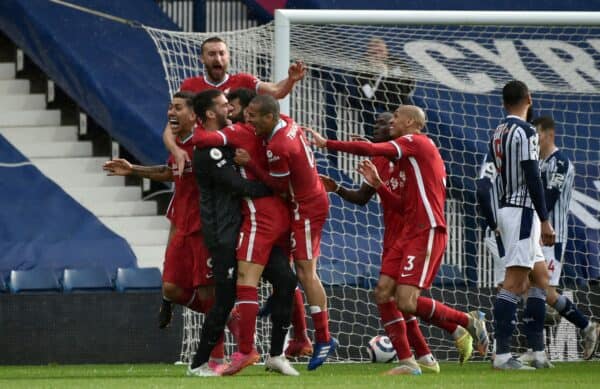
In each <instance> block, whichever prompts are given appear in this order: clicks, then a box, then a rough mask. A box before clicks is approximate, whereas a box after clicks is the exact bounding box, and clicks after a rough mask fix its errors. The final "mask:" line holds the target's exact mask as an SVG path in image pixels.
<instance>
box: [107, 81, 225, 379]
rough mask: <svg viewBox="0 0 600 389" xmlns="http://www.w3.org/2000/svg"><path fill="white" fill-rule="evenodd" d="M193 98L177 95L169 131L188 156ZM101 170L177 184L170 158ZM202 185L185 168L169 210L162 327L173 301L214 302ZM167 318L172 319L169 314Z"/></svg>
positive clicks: (201, 305) (216, 360) (214, 356)
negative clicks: (170, 231)
mask: <svg viewBox="0 0 600 389" xmlns="http://www.w3.org/2000/svg"><path fill="white" fill-rule="evenodd" d="M192 97H193V94H192V93H190V92H177V93H175V94H174V95H173V99H172V101H171V104H169V110H168V112H167V115H168V118H169V127H170V129H171V131H172V132H173V134H175V135H176V136H177V143H178V144H179V146H180V147H182V148H183V149H184V150H185V151H186V152H187V153H190V155H191V154H192V150H193V144H192V142H191V139H192V135H193V128H194V125H195V123H196V114H195V113H194V110H193V106H192ZM103 169H104V170H106V171H108V172H109V173H108V174H109V175H115V176H128V175H136V176H139V177H144V178H149V179H151V180H155V181H173V178H174V177H175V176H176V175H178V172H177V164H175V160H174V159H173V156H172V155H171V156H169V159H168V161H167V165H161V166H138V165H132V164H131V163H129V162H128V161H127V160H124V159H115V160H112V161H107V162H106V163H105V164H104V166H103ZM198 196H199V192H198V185H197V184H196V177H194V174H193V172H192V165H191V163H189V162H188V163H187V164H186V166H185V170H184V172H183V174H181V178H180V179H178V180H175V192H174V194H173V198H172V200H171V204H170V205H169V209H168V211H167V217H168V218H169V219H170V220H171V223H172V224H171V225H172V226H173V230H174V231H173V234H171V235H170V239H169V243H168V246H167V252H166V253H165V262H164V265H163V288H162V289H163V296H164V297H163V298H164V299H165V300H166V303H163V306H162V309H161V323H162V324H165V325H166V324H168V323H169V322H170V319H171V318H170V312H171V309H170V307H171V302H175V303H177V304H180V305H183V306H186V307H188V308H190V309H192V310H194V311H196V312H201V313H204V314H206V313H207V312H208V311H209V310H210V308H211V307H212V304H213V302H214V286H213V285H214V282H213V276H212V265H211V261H212V260H211V258H210V254H209V253H208V250H207V248H206V246H205V245H204V240H203V239H202V222H201V220H200V209H199V207H198ZM167 312H168V313H169V315H168V317H164V316H166V313H167ZM223 358H224V345H223V339H222V338H221V340H220V341H219V343H218V345H217V346H216V347H215V348H214V349H213V352H212V353H211V358H210V361H209V367H210V368H211V369H212V370H215V371H220V370H222V369H223V368H224V366H223Z"/></svg>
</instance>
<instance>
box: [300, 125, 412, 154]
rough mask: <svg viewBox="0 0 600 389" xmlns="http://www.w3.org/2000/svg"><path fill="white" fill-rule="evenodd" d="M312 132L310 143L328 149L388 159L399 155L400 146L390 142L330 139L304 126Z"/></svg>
mask: <svg viewBox="0 0 600 389" xmlns="http://www.w3.org/2000/svg"><path fill="white" fill-rule="evenodd" d="M306 130H307V131H308V132H310V133H311V134H312V138H313V140H312V143H313V144H314V145H315V146H317V147H321V148H328V149H329V150H336V151H344V152H346V153H350V154H356V155H364V156H372V157H373V156H378V155H381V156H384V157H387V158H390V159H397V158H399V157H400V156H401V151H400V146H398V145H397V144H396V143H393V141H392V142H383V143H371V142H364V141H352V142H344V141H339V140H330V139H326V138H325V137H323V136H322V135H321V134H319V133H318V132H317V131H315V130H313V129H312V128H306Z"/></svg>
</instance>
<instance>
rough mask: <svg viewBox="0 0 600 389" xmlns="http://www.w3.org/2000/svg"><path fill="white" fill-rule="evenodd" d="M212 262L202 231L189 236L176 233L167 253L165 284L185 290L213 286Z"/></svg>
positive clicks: (164, 270) (164, 273)
mask: <svg viewBox="0 0 600 389" xmlns="http://www.w3.org/2000/svg"><path fill="white" fill-rule="evenodd" d="M211 262H212V258H210V253H209V251H208V249H207V248H206V246H205V245H204V238H203V237H202V232H201V231H196V232H194V233H192V234H189V235H184V234H178V233H175V235H173V237H172V238H171V241H170V242H169V245H168V246H167V252H166V253H165V262H164V265H163V282H169V283H171V284H175V285H177V286H179V287H180V288H183V289H188V288H196V287H198V286H205V285H213V283H214V280H213V274H212V263H211Z"/></svg>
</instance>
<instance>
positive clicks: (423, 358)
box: [321, 112, 473, 373]
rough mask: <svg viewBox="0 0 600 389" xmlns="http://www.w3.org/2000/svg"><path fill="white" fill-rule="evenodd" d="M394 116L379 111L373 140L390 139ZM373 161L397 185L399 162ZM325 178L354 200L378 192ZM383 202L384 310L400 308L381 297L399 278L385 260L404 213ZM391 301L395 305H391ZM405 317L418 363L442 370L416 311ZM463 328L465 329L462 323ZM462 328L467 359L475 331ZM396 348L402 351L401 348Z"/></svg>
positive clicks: (364, 199)
mask: <svg viewBox="0 0 600 389" xmlns="http://www.w3.org/2000/svg"><path fill="white" fill-rule="evenodd" d="M392 118H393V115H392V114H391V113H389V112H384V113H381V114H379V115H377V118H376V121H375V125H374V127H373V142H375V143H379V142H387V141H389V140H390V126H391V120H392ZM373 164H374V165H375V167H376V168H377V172H378V174H379V176H380V177H381V179H382V181H383V182H384V184H385V185H386V186H388V187H389V188H390V190H393V186H394V185H395V184H393V183H392V182H396V181H395V176H397V175H398V172H397V171H396V170H397V169H396V167H397V165H396V164H394V162H393V161H391V160H389V159H387V158H385V157H375V158H373ZM392 178H393V179H392ZM321 181H323V185H324V186H325V189H326V190H327V191H328V192H335V193H336V194H338V195H339V196H340V197H342V198H343V199H345V200H347V201H349V202H351V203H353V204H358V205H365V204H366V203H367V202H368V201H369V200H370V199H371V198H372V197H373V195H374V194H375V193H376V192H375V189H374V188H373V187H372V186H370V185H369V184H367V183H363V184H362V185H361V186H360V188H359V189H358V190H349V189H346V188H344V187H343V186H341V185H338V184H337V183H336V182H335V181H334V180H333V179H332V178H330V177H326V176H321ZM381 206H382V209H383V220H384V222H383V224H384V226H385V231H384V236H383V253H382V273H381V274H380V276H379V277H380V281H379V283H381V286H379V285H378V287H377V288H376V289H375V302H376V303H377V305H378V306H381V308H380V311H381V312H388V311H397V308H396V307H395V305H394V303H393V302H391V301H387V300H383V301H382V300H381V297H385V296H381V293H380V292H381V290H382V289H384V286H385V285H386V284H387V283H389V282H395V280H394V279H393V278H391V277H390V276H389V275H387V274H385V273H383V271H384V270H385V269H388V265H387V264H385V263H383V261H385V260H387V259H388V254H387V253H388V252H389V250H390V247H391V246H392V244H393V243H394V241H395V240H396V238H397V237H398V236H399V234H400V231H401V229H402V220H401V219H400V214H399V213H397V212H396V211H395V210H394V209H393V207H391V206H390V204H387V203H385V202H382V204H381ZM388 278H389V280H388ZM390 304H391V306H389V305H390ZM395 315H396V316H397V318H401V316H398V315H397V314H395ZM404 320H405V322H406V331H407V338H408V342H409V343H410V346H411V347H412V348H413V349H414V350H415V354H416V357H417V363H418V364H419V366H420V367H421V369H422V370H423V371H431V372H436V373H438V372H439V371H440V366H439V363H438V362H437V360H436V359H435V357H434V356H433V354H432V353H431V350H430V349H429V346H428V345H427V342H426V341H425V338H424V337H423V334H422V333H421V329H420V328H419V322H418V321H417V318H416V317H415V316H412V315H406V316H405V317H404ZM383 324H384V329H385V330H386V331H387V327H388V325H393V324H394V323H393V322H390V323H385V322H384V323H383ZM459 328H461V329H462V327H459ZM462 332H463V333H464V336H461V338H460V342H457V344H464V345H465V347H464V348H460V347H459V350H461V351H462V350H463V349H464V352H461V356H460V360H461V362H462V361H464V360H465V359H468V357H469V355H470V354H471V351H470V350H472V347H473V346H472V344H471V343H472V341H473V340H472V338H471V335H469V334H468V332H467V331H465V330H464V329H462ZM387 334H388V336H389V337H390V339H393V337H394V335H395V334H393V333H390V332H388V333H387ZM396 352H397V353H398V351H396ZM401 352H402V351H401ZM465 354H467V355H465Z"/></svg>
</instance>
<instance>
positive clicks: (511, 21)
mask: <svg viewBox="0 0 600 389" xmlns="http://www.w3.org/2000/svg"><path fill="white" fill-rule="evenodd" d="M274 21H275V33H274V42H275V52H274V55H273V78H274V80H283V79H284V78H286V77H287V71H288V67H289V64H290V58H291V56H290V25H292V24H363V25H369V24H377V25H385V24H387V25H423V24H430V25H436V24H444V25H530V26H534V25H538V26H539V25H541V26H543V25H555V26H562V25H565V26H575V25H586V26H597V25H600V12H550V11H537V12H536V11H530V12H521V11H382V10H339V9H332V10H312V9H277V10H275V18H274ZM279 103H280V106H281V111H282V112H283V113H289V97H286V98H284V99H282V100H280V101H279Z"/></svg>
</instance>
